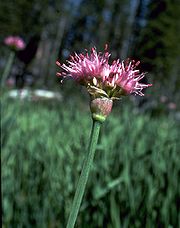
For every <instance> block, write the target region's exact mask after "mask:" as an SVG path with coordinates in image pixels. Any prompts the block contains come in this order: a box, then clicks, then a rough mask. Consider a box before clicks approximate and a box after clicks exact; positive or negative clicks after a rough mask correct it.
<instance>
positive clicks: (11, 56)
mask: <svg viewBox="0 0 180 228" xmlns="http://www.w3.org/2000/svg"><path fill="white" fill-rule="evenodd" d="M14 56H15V52H14V51H11V52H10V55H9V58H8V61H7V64H6V66H5V69H4V72H3V75H2V78H1V86H3V84H4V82H5V81H6V79H7V77H8V75H9V73H10V70H11V67H12V64H13V60H14Z"/></svg>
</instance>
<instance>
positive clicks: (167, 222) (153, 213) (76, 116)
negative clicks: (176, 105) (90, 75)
mask: <svg viewBox="0 0 180 228" xmlns="http://www.w3.org/2000/svg"><path fill="white" fill-rule="evenodd" d="M80 100H81V102H80ZM80 100H77V99H74V100H73V101H72V100H69V101H67V102H66V104H65V105H64V104H63V103H61V102H58V103H57V102H55V101H54V102H47V101H44V102H43V101H38V102H30V103H28V102H23V101H20V102H19V103H14V102H12V101H11V100H9V99H7V98H4V99H3V103H2V107H3V113H2V114H3V115H2V171H3V173H2V192H3V225H4V227H8V228H9V227H65V225H66V221H67V217H68V214H69V211H70V207H71V203H72V200H73V195H74V191H75V187H76V184H77V180H78V177H79V174H80V170H81V165H82V162H83V157H84V154H85V151H86V147H87V142H88V138H89V133H90V128H91V119H90V113H89V110H88V105H87V103H86V104H85V102H84V103H83V101H82V98H80ZM125 100H127V98H125ZM126 102H127V101H125V102H120V104H118V106H119V107H118V106H116V105H115V108H114V110H113V113H112V114H111V115H110V117H109V118H108V120H107V121H106V123H105V124H104V125H103V128H102V131H101V136H100V140H99V143H98V148H97V152H96V156H95V160H94V165H93V169H92V172H91V175H90V178H89V182H88V186H87V190H86V194H85V197H84V200H83V204H82V206H81V212H80V214H79V217H78V222H77V227H108V228H110V227H111V228H119V227H144V224H146V227H178V226H179V225H180V224H179V223H178V221H179V212H178V201H177V199H178V193H179V192H178V191H179V189H178V180H179V177H178V175H179V171H180V169H179V168H180V167H179V160H178V159H177V158H178V156H179V155H178V149H179V146H180V145H179V127H178V122H177V121H176V120H175V119H174V118H173V116H172V115H169V117H168V118H167V116H165V115H164V116H163V115H162V116H161V117H157V116H156V117H151V116H150V114H149V113H145V114H141V113H135V112H133V107H132V104H129V105H126V104H125V103H126ZM77 104H78V105H77ZM79 104H81V105H80V106H81V108H79V107H77V106H79ZM130 113H131V114H130ZM12 114H13V115H12ZM157 224H158V225H157Z"/></svg>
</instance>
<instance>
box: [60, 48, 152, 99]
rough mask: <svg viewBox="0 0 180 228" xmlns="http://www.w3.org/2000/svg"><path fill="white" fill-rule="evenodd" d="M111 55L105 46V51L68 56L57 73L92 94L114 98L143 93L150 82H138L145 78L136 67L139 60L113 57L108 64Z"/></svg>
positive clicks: (94, 50)
mask: <svg viewBox="0 0 180 228" xmlns="http://www.w3.org/2000/svg"><path fill="white" fill-rule="evenodd" d="M109 57H110V54H109V52H108V51H107V46H106V47H105V51H104V53H101V52H99V53H97V52H96V49H95V48H92V49H91V53H90V54H88V53H86V54H79V55H78V54H76V53H75V55H74V56H70V60H68V61H67V64H62V65H61V64H60V62H59V61H56V64H57V65H58V66H59V67H60V68H61V72H58V73H57V76H61V77H63V78H66V77H68V76H69V77H72V78H73V79H74V80H75V81H77V82H78V83H80V84H82V85H84V86H86V87H87V89H88V92H89V93H90V94H91V95H93V96H94V97H107V98H111V99H117V98H119V97H120V96H122V95H125V94H131V93H134V94H138V95H140V96H143V95H144V94H143V93H142V89H144V88H147V87H149V86H151V84H142V83H140V82H139V81H140V80H141V79H142V78H143V77H144V75H145V74H144V73H140V72H139V70H137V69H136V67H137V66H138V65H139V62H137V63H135V61H125V62H124V61H122V62H120V61H119V59H118V60H115V61H114V62H113V63H112V64H110V63H109Z"/></svg>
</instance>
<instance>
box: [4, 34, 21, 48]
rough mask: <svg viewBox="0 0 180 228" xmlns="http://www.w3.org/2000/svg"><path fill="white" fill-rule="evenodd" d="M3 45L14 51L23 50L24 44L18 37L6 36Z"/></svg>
mask: <svg viewBox="0 0 180 228" xmlns="http://www.w3.org/2000/svg"><path fill="white" fill-rule="evenodd" d="M4 43H5V44H6V45H7V46H9V47H10V48H12V49H14V50H22V49H24V48H25V42H24V41H23V39H21V38H20V37H18V36H8V37H6V38H5V40H4Z"/></svg>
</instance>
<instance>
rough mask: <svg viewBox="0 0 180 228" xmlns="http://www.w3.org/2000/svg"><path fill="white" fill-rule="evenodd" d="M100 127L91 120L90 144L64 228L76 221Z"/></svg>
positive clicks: (70, 226) (69, 226)
mask: <svg viewBox="0 0 180 228" xmlns="http://www.w3.org/2000/svg"><path fill="white" fill-rule="evenodd" d="M100 127H101V122H99V121H95V120H93V126H92V130H91V136H90V142H89V148H88V152H87V154H86V157H85V160H84V164H83V168H82V171H81V175H80V178H79V181H78V185H77V189H76V193H75V196H74V200H73V204H72V208H71V212H70V215H69V219H68V223H67V226H66V228H73V227H74V225H75V222H76V219H77V215H78V211H79V208H80V205H81V201H82V198H83V195H84V190H85V187H86V183H87V180H88V176H89V172H90V169H91V165H92V163H93V158H94V154H95V150H96V145H97V141H98V137H99V131H100Z"/></svg>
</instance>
